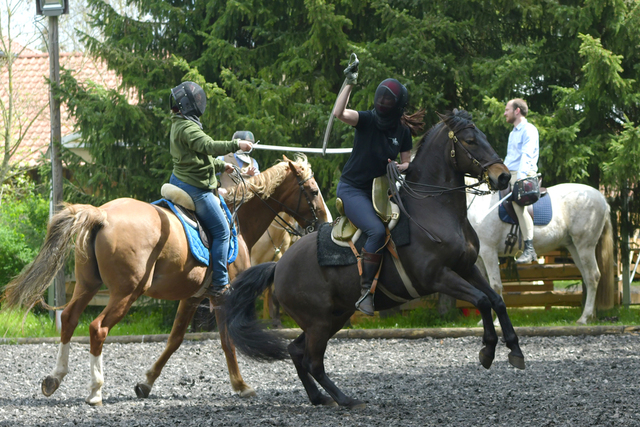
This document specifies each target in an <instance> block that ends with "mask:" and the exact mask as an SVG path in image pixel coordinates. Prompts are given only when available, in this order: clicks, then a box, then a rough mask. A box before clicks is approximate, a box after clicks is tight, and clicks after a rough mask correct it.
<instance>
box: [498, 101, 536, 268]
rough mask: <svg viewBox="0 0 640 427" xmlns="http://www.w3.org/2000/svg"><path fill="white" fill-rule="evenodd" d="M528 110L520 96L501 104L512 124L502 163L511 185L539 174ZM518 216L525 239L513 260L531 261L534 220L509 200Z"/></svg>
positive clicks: (532, 256)
mask: <svg viewBox="0 0 640 427" xmlns="http://www.w3.org/2000/svg"><path fill="white" fill-rule="evenodd" d="M528 112H529V107H528V106H527V103H526V102H525V101H524V100H523V99H520V98H516V99H512V100H511V101H509V102H507V105H506V106H505V107H504V117H505V119H506V120H507V123H511V124H512V125H513V130H512V131H511V133H510V134H509V145H508V147H507V157H506V158H505V159H504V164H505V165H506V166H507V167H508V168H509V171H510V172H511V186H513V184H514V183H515V182H516V181H517V180H518V179H521V178H526V177H527V176H535V175H536V174H537V173H538V154H539V138H538V129H536V127H535V126H534V125H532V124H531V123H529V122H528V121H527V119H526V115H527V113H528ZM512 205H513V210H514V211H515V212H516V215H517V216H518V222H519V223H520V229H521V230H522V236H523V238H524V252H523V253H522V255H521V256H520V257H519V258H518V259H517V260H516V263H518V264H525V263H529V262H533V261H535V260H536V259H537V256H536V251H535V250H534V248H533V219H532V218H531V215H529V212H527V210H526V209H525V207H523V206H520V205H518V204H516V203H512Z"/></svg>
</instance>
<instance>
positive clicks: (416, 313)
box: [282, 306, 640, 329]
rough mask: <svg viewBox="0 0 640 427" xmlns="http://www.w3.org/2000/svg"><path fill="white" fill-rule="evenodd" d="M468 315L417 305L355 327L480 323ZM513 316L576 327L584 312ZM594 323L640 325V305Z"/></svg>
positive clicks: (514, 312) (522, 321)
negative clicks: (439, 313) (443, 311)
mask: <svg viewBox="0 0 640 427" xmlns="http://www.w3.org/2000/svg"><path fill="white" fill-rule="evenodd" d="M468 313H469V314H468V315H464V314H463V312H462V310H452V311H451V312H450V313H449V314H447V315H446V316H445V317H443V318H441V317H440V316H439V315H438V312H437V311H436V310H435V309H429V308H416V309H414V310H412V311H410V312H407V313H398V314H394V315H392V316H389V317H383V318H381V317H380V316H379V315H376V316H374V317H366V318H365V317H360V318H358V321H357V322H356V323H354V324H353V325H351V326H350V327H351V328H352V329H391V328H473V327H477V326H478V322H479V321H480V315H479V314H477V313H476V311H475V310H469V311H468ZM508 313H509V317H510V318H511V322H512V323H513V325H514V326H575V325H576V320H578V318H579V317H580V315H581V314H582V309H581V308H578V307H571V308H560V307H553V308H551V309H550V310H545V309H544V308H543V307H541V308H509V309H508ZM282 324H283V326H284V327H285V328H296V327H297V325H296V324H295V322H293V320H291V319H290V318H289V317H288V316H283V321H282ZM590 325H628V326H633V325H640V307H639V306H632V307H630V308H629V309H628V310H626V309H624V308H622V307H616V308H614V309H612V310H606V311H602V312H599V313H598V319H597V320H596V321H595V322H593V323H591V324H590Z"/></svg>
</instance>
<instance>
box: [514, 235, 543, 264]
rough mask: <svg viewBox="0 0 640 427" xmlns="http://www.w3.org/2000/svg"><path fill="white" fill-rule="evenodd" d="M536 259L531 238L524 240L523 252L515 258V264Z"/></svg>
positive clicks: (526, 262)
mask: <svg viewBox="0 0 640 427" xmlns="http://www.w3.org/2000/svg"><path fill="white" fill-rule="evenodd" d="M536 259H538V256H537V255H536V251H535V249H533V240H525V241H524V252H522V255H520V257H519V258H518V259H517V260H516V264H528V263H530V262H533V261H535V260H536Z"/></svg>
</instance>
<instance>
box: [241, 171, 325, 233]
mask: <svg viewBox="0 0 640 427" xmlns="http://www.w3.org/2000/svg"><path fill="white" fill-rule="evenodd" d="M311 178H313V173H312V174H311V175H309V177H308V178H306V179H302V178H300V176H299V175H296V179H297V180H298V187H299V188H300V193H299V195H298V206H297V207H296V210H293V209H290V208H289V207H287V206H285V205H284V204H283V203H282V202H281V201H280V200H277V199H274V198H273V197H271V196H269V199H271V200H273V201H274V202H276V203H278V204H279V205H280V206H281V207H282V209H283V210H284V211H285V212H286V213H288V214H290V215H291V216H292V217H294V218H300V219H302V220H303V221H304V222H305V224H307V226H306V227H305V232H306V233H311V232H313V231H315V230H316V229H317V226H318V222H320V221H319V219H318V211H317V209H316V208H315V207H314V206H313V199H312V198H311V196H309V194H308V193H307V190H305V188H304V184H305V183H306V182H307V181H309V180H310V179H311ZM251 191H253V190H251ZM254 193H255V192H254ZM303 195H304V198H305V199H306V201H307V205H308V206H309V210H310V211H311V219H308V218H305V217H303V216H302V215H300V204H301V203H302V196H303ZM260 200H262V198H260ZM267 206H268V205H267ZM269 208H270V209H271V210H272V211H273V212H274V213H275V214H276V217H275V220H276V222H277V223H278V225H280V226H281V227H282V228H284V229H285V231H286V232H287V233H289V234H293V235H294V236H298V237H302V234H300V232H298V230H296V229H295V227H294V226H293V225H291V224H289V223H288V222H287V221H286V220H285V219H284V218H282V216H280V213H279V212H276V211H275V210H274V209H272V208H271V207H269Z"/></svg>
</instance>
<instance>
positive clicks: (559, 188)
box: [467, 184, 614, 324]
mask: <svg viewBox="0 0 640 427" xmlns="http://www.w3.org/2000/svg"><path fill="white" fill-rule="evenodd" d="M547 193H548V194H547V196H545V197H549V199H550V203H551V206H552V211H553V216H552V218H551V222H549V224H547V225H539V226H538V225H537V226H535V228H534V233H533V246H534V247H535V249H536V252H537V253H538V254H544V253H545V252H549V251H552V250H555V249H559V248H566V249H568V250H569V252H570V253H571V256H572V257H573V261H574V262H575V264H576V267H578V269H579V270H580V273H581V274H582V279H583V280H584V284H585V287H586V290H587V298H586V301H585V305H584V309H583V311H582V316H580V318H579V319H578V321H577V323H581V324H586V323H587V322H588V321H590V320H591V319H592V318H593V317H594V316H595V308H594V306H595V302H596V291H597V290H598V287H600V291H599V292H598V293H599V294H600V293H601V292H603V291H607V290H611V289H612V287H613V283H614V271H613V270H614V265H613V236H612V228H611V218H610V214H609V205H608V204H607V200H606V199H605V198H604V196H603V195H602V194H601V193H600V192H599V191H598V190H596V189H595V188H593V187H589V186H588V185H583V184H559V185H554V186H553V187H548V188H547ZM467 199H468V203H469V212H468V216H469V221H470V222H471V225H473V228H475V230H476V232H477V233H478V238H479V239H480V253H479V254H478V265H479V267H480V270H481V271H483V272H484V273H485V277H487V279H488V280H489V283H490V284H491V287H492V288H493V290H495V291H496V292H497V293H499V294H502V280H501V279H500V267H499V265H500V262H499V261H498V257H504V256H514V255H515V252H516V251H517V250H518V247H517V245H516V247H515V248H513V249H512V250H511V251H510V252H509V253H505V247H506V245H505V239H506V238H507V234H508V233H509V230H510V228H511V224H507V223H504V222H502V221H501V220H500V218H499V216H498V213H497V211H493V212H491V213H489V214H487V210H488V209H489V208H490V206H493V205H495V204H496V203H497V202H498V195H497V194H494V195H484V196H483V195H480V196H476V195H473V194H469V195H468V196H467ZM598 282H600V284H599V285H598ZM603 298H604V295H603ZM604 299H605V300H606V299H607V298H604ZM609 299H610V300H611V303H613V299H612V297H611V298H609Z"/></svg>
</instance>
